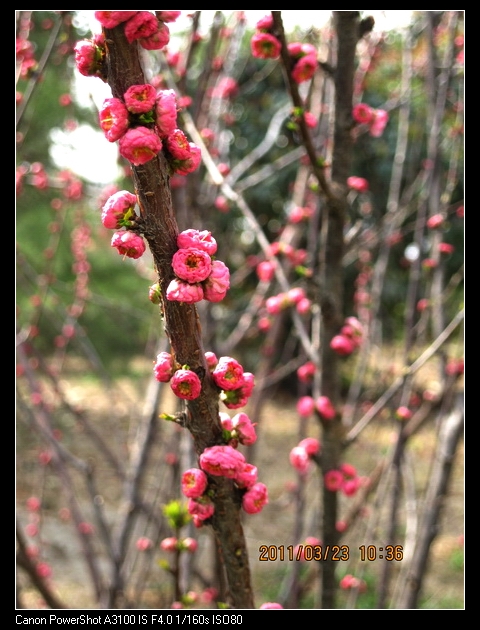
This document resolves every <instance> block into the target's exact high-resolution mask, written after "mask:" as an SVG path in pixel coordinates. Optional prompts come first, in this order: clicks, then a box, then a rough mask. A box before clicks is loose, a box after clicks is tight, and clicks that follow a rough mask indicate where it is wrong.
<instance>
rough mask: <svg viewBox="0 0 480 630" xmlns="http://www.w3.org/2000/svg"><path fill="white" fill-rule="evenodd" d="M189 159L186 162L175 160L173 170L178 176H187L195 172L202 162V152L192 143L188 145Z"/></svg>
mask: <svg viewBox="0 0 480 630" xmlns="http://www.w3.org/2000/svg"><path fill="white" fill-rule="evenodd" d="M189 147H190V157H189V158H187V159H186V160H175V161H174V162H173V168H174V170H175V173H177V174H178V175H188V174H189V173H193V171H195V170H196V169H197V168H198V166H199V164H200V162H201V161H202V152H201V151H200V149H199V148H198V147H197V145H196V144H194V143H193V142H190V143H189Z"/></svg>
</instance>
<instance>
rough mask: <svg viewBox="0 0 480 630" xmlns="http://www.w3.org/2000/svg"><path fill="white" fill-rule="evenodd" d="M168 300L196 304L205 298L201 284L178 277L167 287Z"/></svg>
mask: <svg viewBox="0 0 480 630" xmlns="http://www.w3.org/2000/svg"><path fill="white" fill-rule="evenodd" d="M167 300H170V301H171V302H184V303H185V304H194V303H195V302H200V301H201V300H203V288H202V285H201V284H191V283H189V282H185V281H183V280H179V279H178V278H175V279H173V280H172V281H171V282H170V284H169V285H168V287H167Z"/></svg>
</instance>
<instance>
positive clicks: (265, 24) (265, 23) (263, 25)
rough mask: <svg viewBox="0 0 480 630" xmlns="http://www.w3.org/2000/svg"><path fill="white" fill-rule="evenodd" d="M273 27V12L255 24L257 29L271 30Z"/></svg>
mask: <svg viewBox="0 0 480 630" xmlns="http://www.w3.org/2000/svg"><path fill="white" fill-rule="evenodd" d="M272 27H273V16H272V14H271V13H269V14H268V15H265V16H264V17H263V18H261V19H260V20H258V22H257V23H256V24H255V28H256V29H257V31H265V32H267V31H269V30H270V29H271V28H272Z"/></svg>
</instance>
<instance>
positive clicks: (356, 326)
mask: <svg viewBox="0 0 480 630" xmlns="http://www.w3.org/2000/svg"><path fill="white" fill-rule="evenodd" d="M362 339H363V326H362V324H361V323H360V322H359V320H358V319H357V318H356V317H347V319H346V320H345V323H344V325H343V326H342V328H341V330H340V333H339V334H338V335H335V336H334V337H333V338H332V340H331V341H330V348H331V349H332V350H333V351H334V352H336V353H337V354H340V355H341V356H348V355H350V354H352V352H354V351H355V350H356V349H357V348H358V347H359V346H360V344H361V343H362Z"/></svg>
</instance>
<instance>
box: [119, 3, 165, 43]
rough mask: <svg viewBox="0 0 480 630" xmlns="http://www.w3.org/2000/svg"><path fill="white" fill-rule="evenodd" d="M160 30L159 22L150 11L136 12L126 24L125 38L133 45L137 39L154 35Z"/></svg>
mask: <svg viewBox="0 0 480 630" xmlns="http://www.w3.org/2000/svg"><path fill="white" fill-rule="evenodd" d="M157 30H158V20H157V18H156V17H155V16H154V15H153V13H150V12H149V11H136V13H135V15H133V16H132V17H131V18H130V19H129V20H128V22H127V23H126V24H125V37H126V38H127V40H128V43H129V44H131V43H132V42H133V41H135V40H136V39H143V38H145V37H149V36H150V35H153V34H154V33H155V32H156V31H157Z"/></svg>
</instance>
